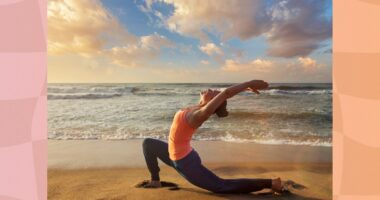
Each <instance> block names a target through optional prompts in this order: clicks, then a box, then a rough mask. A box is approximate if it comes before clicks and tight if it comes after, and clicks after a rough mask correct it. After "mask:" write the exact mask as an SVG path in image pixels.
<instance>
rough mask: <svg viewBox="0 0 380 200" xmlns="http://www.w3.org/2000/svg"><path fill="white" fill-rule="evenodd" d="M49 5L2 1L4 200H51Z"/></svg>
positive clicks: (0, 158) (0, 179) (0, 159)
mask: <svg viewBox="0 0 380 200" xmlns="http://www.w3.org/2000/svg"><path fill="white" fill-rule="evenodd" d="M46 9H47V1H46V0H0V199H1V200H10V199H28V200H35V199H47V167H46V166H47V112H46V106H47V101H46V41H47V40H46V37H47V35H46V25H47V21H46V15H47V13H46Z"/></svg>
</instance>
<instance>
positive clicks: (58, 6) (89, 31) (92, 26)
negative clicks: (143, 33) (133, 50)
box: [48, 0, 137, 56]
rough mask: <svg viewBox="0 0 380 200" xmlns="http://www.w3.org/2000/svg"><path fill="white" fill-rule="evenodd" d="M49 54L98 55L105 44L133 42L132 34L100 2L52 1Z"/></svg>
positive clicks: (50, 2)
mask: <svg viewBox="0 0 380 200" xmlns="http://www.w3.org/2000/svg"><path fill="white" fill-rule="evenodd" d="M48 33H49V35H48V52H49V54H67V53H72V54H81V55H87V56H88V55H91V54H96V53H98V52H99V51H100V50H102V48H103V47H104V46H105V45H109V44H113V43H127V42H134V41H136V40H137V37H135V36H133V35H132V34H130V33H129V32H128V31H127V30H126V29H125V28H123V27H122V25H121V24H120V23H119V22H118V20H117V19H116V18H115V17H114V16H112V15H111V14H110V13H109V12H108V11H107V10H106V9H104V7H103V6H102V4H101V3H100V2H99V1H90V0H81V1H75V0H65V1H63V0H50V1H49V3H48Z"/></svg>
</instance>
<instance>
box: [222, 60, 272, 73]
mask: <svg viewBox="0 0 380 200" xmlns="http://www.w3.org/2000/svg"><path fill="white" fill-rule="evenodd" d="M272 69H273V62H272V61H269V60H263V59H256V60H252V61H251V62H247V63H241V62H239V61H236V60H232V59H228V60H226V61H225V64H224V66H223V67H222V70H223V71H230V72H264V73H266V72H270V71H272Z"/></svg>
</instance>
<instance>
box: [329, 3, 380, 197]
mask: <svg viewBox="0 0 380 200" xmlns="http://www.w3.org/2000/svg"><path fill="white" fill-rule="evenodd" d="M379 37H380V0H333V90H334V92H333V197H334V198H333V199H334V200H357V199H360V200H375V199H380V189H379V187H380V184H379V180H380V38H379Z"/></svg>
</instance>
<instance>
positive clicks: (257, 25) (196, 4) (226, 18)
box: [147, 0, 269, 41]
mask: <svg viewBox="0 0 380 200" xmlns="http://www.w3.org/2000/svg"><path fill="white" fill-rule="evenodd" d="M153 2H165V3H167V4H170V5H173V6H174V9H175V10H174V13H173V15H172V16H170V17H168V18H167V19H166V21H165V22H166V25H167V27H168V28H169V29H170V30H172V31H175V32H178V33H181V34H183V35H187V36H192V37H196V38H199V39H201V40H202V41H207V39H208V36H207V32H218V33H222V37H223V39H230V38H232V37H235V36H237V37H239V38H241V39H248V38H250V37H252V36H258V35H260V34H261V33H263V32H265V30H268V29H269V27H268V26H267V25H266V23H265V20H269V16H267V15H265V13H260V12H259V10H261V9H262V8H263V4H262V3H261V2H260V1H247V0H243V1H235V0H218V1H210V0H208V1H207V0H192V1H186V0H155V1H150V2H147V7H148V8H151V4H152V3H153ZM200 5H202V6H200ZM258 18H262V19H263V21H261V20H257V19H258Z"/></svg>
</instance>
